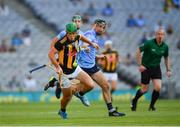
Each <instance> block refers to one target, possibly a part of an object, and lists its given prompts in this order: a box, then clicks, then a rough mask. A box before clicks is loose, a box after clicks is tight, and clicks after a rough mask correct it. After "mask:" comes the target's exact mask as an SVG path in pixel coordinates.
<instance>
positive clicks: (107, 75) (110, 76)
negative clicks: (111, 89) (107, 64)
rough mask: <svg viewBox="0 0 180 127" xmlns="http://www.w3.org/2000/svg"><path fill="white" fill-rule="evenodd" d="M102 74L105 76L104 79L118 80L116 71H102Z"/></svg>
mask: <svg viewBox="0 0 180 127" xmlns="http://www.w3.org/2000/svg"><path fill="white" fill-rule="evenodd" d="M104 76H105V78H106V80H111V81H117V80H118V75H117V73H116V72H114V73H107V72H104Z"/></svg>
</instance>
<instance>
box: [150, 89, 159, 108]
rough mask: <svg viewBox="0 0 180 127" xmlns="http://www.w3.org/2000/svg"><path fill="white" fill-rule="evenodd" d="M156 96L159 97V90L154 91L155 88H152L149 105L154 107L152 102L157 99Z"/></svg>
mask: <svg viewBox="0 0 180 127" xmlns="http://www.w3.org/2000/svg"><path fill="white" fill-rule="evenodd" d="M158 98H159V92H158V91H156V90H153V92H152V98H151V103H150V107H154V104H155V102H156V101H157V99H158Z"/></svg>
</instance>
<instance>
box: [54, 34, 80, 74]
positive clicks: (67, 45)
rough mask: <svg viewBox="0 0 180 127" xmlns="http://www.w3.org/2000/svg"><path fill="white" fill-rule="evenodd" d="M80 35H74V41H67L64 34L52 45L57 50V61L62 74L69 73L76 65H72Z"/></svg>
mask: <svg viewBox="0 0 180 127" xmlns="http://www.w3.org/2000/svg"><path fill="white" fill-rule="evenodd" d="M79 39H80V35H77V36H76V37H75V40H74V41H69V40H68V38H67V36H66V35H65V36H64V37H63V38H62V39H60V40H58V41H57V42H56V43H55V45H54V47H55V48H56V49H57V50H58V62H59V65H60V66H61V68H62V70H63V73H64V74H71V73H73V72H74V70H75V69H76V67H77V66H73V63H74V62H75V60H76V53H77V47H78V43H79Z"/></svg>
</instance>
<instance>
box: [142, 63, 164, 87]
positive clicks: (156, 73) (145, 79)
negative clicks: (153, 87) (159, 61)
mask: <svg viewBox="0 0 180 127" xmlns="http://www.w3.org/2000/svg"><path fill="white" fill-rule="evenodd" d="M150 79H162V74H161V68H160V66H158V67H155V68H150V67H149V68H147V69H146V70H145V71H143V72H141V83H142V84H145V85H146V84H149V82H150Z"/></svg>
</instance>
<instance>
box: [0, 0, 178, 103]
mask: <svg viewBox="0 0 180 127" xmlns="http://www.w3.org/2000/svg"><path fill="white" fill-rule="evenodd" d="M179 11H180V1H179V0H0V102H4V101H5V102H6V101H8V97H9V96H14V97H15V96H16V94H17V93H18V94H17V96H20V95H21V94H23V96H26V95H24V94H26V93H31V92H34V93H37V92H38V93H39V92H40V93H42V91H43V86H44V85H45V83H46V82H47V81H48V79H49V77H50V76H52V75H53V74H54V72H52V71H50V70H48V69H42V70H40V71H38V72H34V73H33V74H32V75H29V74H28V71H29V70H30V69H31V68H33V67H36V66H38V65H42V64H45V63H48V57H47V53H48V48H49V46H50V41H51V39H52V37H54V36H56V35H57V34H58V33H59V32H60V31H61V30H63V29H64V26H65V24H66V23H67V22H69V21H70V20H71V17H72V16H73V15H74V14H79V15H81V16H82V17H83V22H84V23H83V25H82V31H86V30H88V29H90V28H91V24H92V23H93V21H94V19H96V18H97V17H99V18H103V19H105V20H106V21H107V22H108V28H107V33H106V34H105V36H103V37H101V38H99V39H100V41H101V44H102V45H101V46H103V44H104V42H105V41H106V40H112V41H113V46H114V47H115V48H116V49H117V50H118V52H119V54H120V56H121V60H122V62H121V64H120V65H119V67H118V76H119V82H118V90H120V91H123V90H124V91H126V92H127V91H131V90H134V89H135V88H136V86H138V84H139V79H140V74H139V72H138V70H137V65H136V62H135V56H134V55H135V50H136V48H137V47H138V45H140V44H141V43H143V41H144V40H146V39H149V38H152V37H153V36H154V35H153V32H154V31H155V30H156V29H157V28H158V27H163V28H164V29H165V30H166V33H167V35H166V41H167V43H168V45H169V46H170V57H171V60H172V72H173V76H172V78H171V79H167V77H166V75H165V71H166V70H165V66H164V63H163V61H162V67H163V69H162V70H163V88H162V91H161V98H179V97H180V81H179V75H180V66H179V64H180V34H179V33H180V23H179V21H180V12H179ZM31 76H32V77H31ZM27 82H30V83H27ZM29 84H30V85H29ZM31 85H32V86H31ZM96 90H97V91H98V90H99V87H96V88H95V90H94V91H96ZM52 91H53V90H52ZM126 92H125V93H126ZM92 94H93V92H92ZM117 94H118V92H117ZM28 96H29V95H28ZM52 96H53V94H52ZM126 99H127V98H126ZM10 100H11V101H17V100H13V97H11V99H10ZM22 100H23V98H21V99H19V100H18V101H22ZM35 100H36V99H35V98H33V99H32V101H35Z"/></svg>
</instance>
